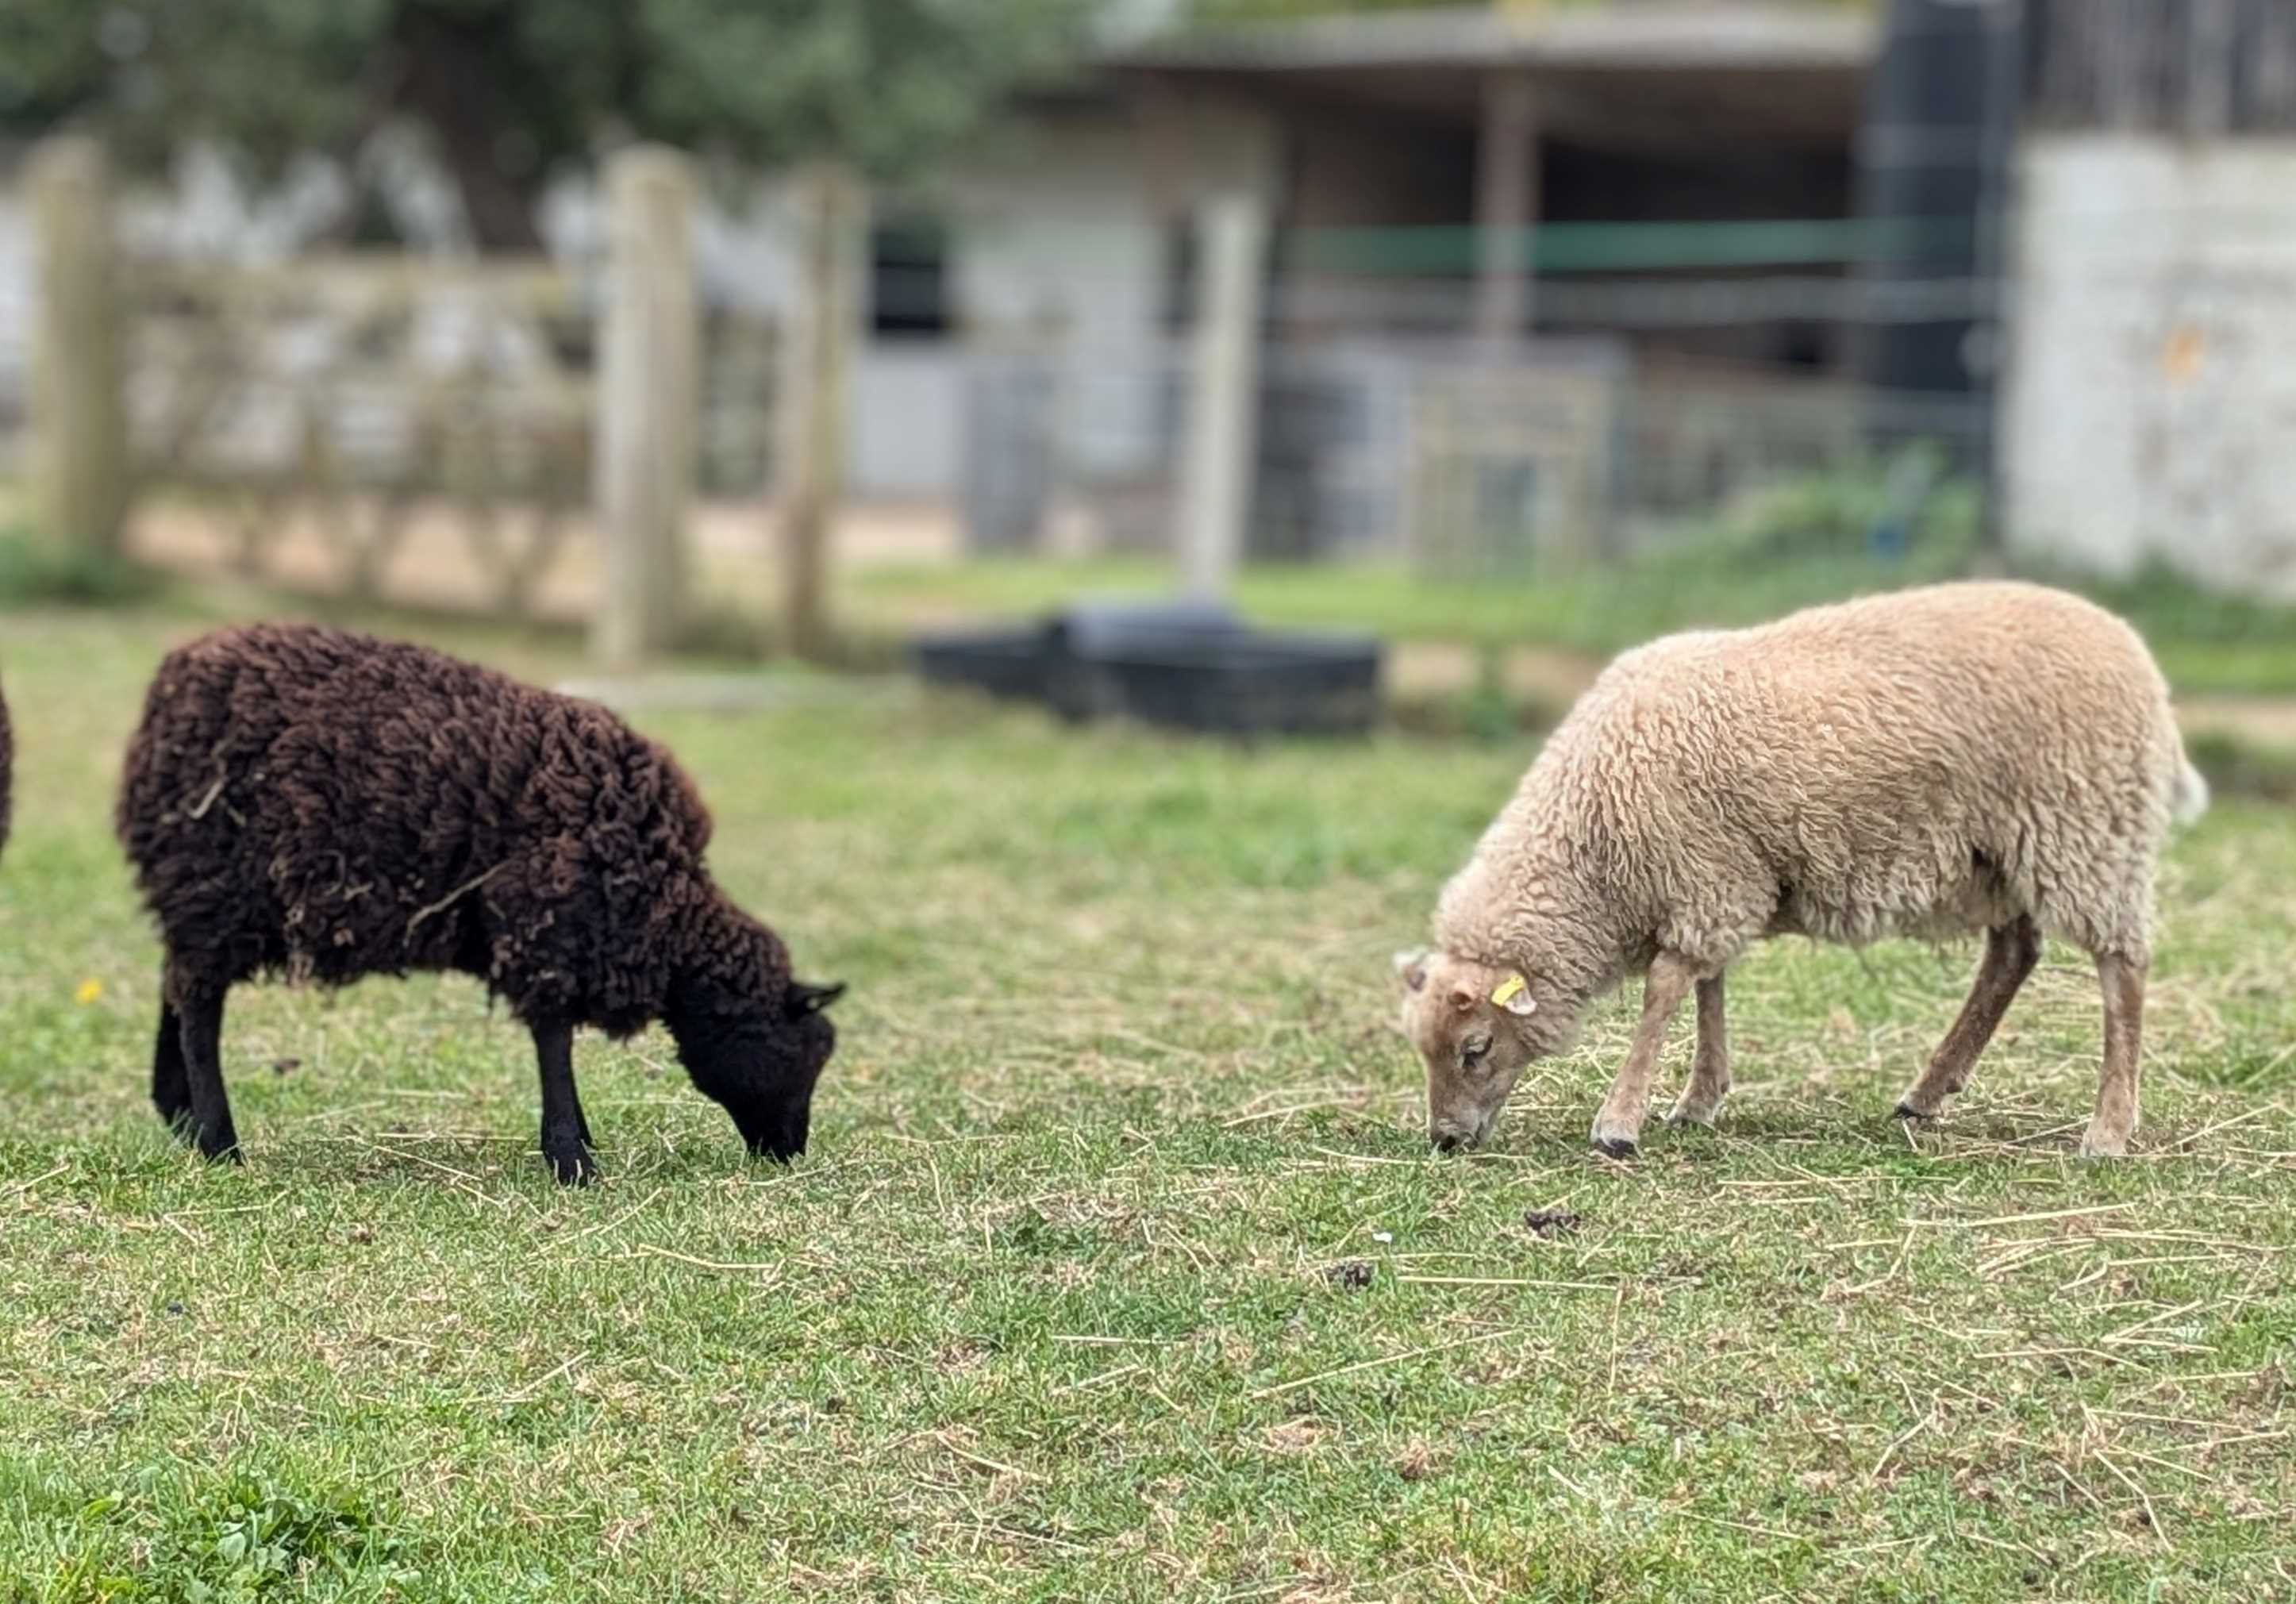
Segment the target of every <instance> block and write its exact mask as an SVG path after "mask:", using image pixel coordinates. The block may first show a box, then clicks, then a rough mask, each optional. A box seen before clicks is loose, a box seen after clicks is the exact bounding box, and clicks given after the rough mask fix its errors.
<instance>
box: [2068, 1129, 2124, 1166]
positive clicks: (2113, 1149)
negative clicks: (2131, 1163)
mask: <svg viewBox="0 0 2296 1604" xmlns="http://www.w3.org/2000/svg"><path fill="white" fill-rule="evenodd" d="M2080 1156H2081V1157H2082V1158H2128V1134H2127V1133H2125V1132H2124V1133H2118V1134H2116V1133H2113V1132H2111V1131H2100V1130H2097V1129H2096V1128H2095V1126H2091V1127H2090V1128H2089V1133H2088V1134H2087V1135H2086V1136H2084V1137H2082V1138H2081V1144H2080Z"/></svg>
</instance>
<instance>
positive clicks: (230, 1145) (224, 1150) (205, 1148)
mask: <svg viewBox="0 0 2296 1604" xmlns="http://www.w3.org/2000/svg"><path fill="white" fill-rule="evenodd" d="M200 1157H201V1158H204V1159H206V1160H207V1161H208V1162H209V1164H245V1163H246V1162H247V1156H246V1155H245V1154H243V1153H242V1152H241V1151H240V1150H239V1143H238V1142H217V1143H213V1144H210V1143H209V1142H204V1141H203V1142H201V1143H200Z"/></svg>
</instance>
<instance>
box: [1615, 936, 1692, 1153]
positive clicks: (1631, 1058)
mask: <svg viewBox="0 0 2296 1604" xmlns="http://www.w3.org/2000/svg"><path fill="white" fill-rule="evenodd" d="M1697 983H1698V969H1697V966H1696V965H1695V964H1693V963H1692V962H1690V960H1689V959H1687V958H1685V957H1684V956H1683V955H1682V954H1681V953H1660V954H1659V955H1658V961H1657V962H1654V963H1652V965H1651V969H1650V977H1649V978H1648V979H1646V980H1644V982H1643V1017H1642V1022H1641V1023H1640V1024H1638V1025H1636V1027H1635V1041H1634V1045H1633V1046H1631V1047H1629V1048H1628V1050H1627V1061H1626V1062H1625V1063H1624V1064H1621V1065H1620V1067H1619V1077H1618V1079H1616V1080H1614V1081H1612V1082H1611V1093H1610V1095H1609V1096H1608V1097H1605V1098H1604V1099H1603V1107H1602V1109H1600V1110H1599V1111H1598V1112H1597V1113H1596V1114H1595V1132H1594V1142H1595V1146H1596V1147H1598V1148H1600V1149H1602V1150H1603V1151H1604V1152H1606V1153H1608V1154H1610V1156H1611V1158H1628V1157H1631V1156H1632V1155H1633V1153H1634V1151H1635V1150H1636V1147H1637V1146H1638V1145H1639V1144H1640V1143H1641V1142H1642V1134H1643V1117H1644V1115H1645V1114H1647V1113H1648V1112H1649V1111H1650V1096H1651V1079H1652V1076H1654V1075H1655V1074H1656V1073H1657V1071H1658V1055H1659V1053H1660V1052H1661V1051H1662V1050H1663V1049H1664V1048H1665V1046H1666V1030H1667V1027H1668V1026H1669V1024H1671V1023H1672V1022H1673V1019H1674V1016H1675V1013H1676V1011H1677V1010H1679V1009H1680V1008H1681V1007H1682V1000H1683V999H1684V998H1685V997H1686V996H1688V995H1689V994H1690V989H1691V987H1692V986H1695V985H1696V984H1697Z"/></svg>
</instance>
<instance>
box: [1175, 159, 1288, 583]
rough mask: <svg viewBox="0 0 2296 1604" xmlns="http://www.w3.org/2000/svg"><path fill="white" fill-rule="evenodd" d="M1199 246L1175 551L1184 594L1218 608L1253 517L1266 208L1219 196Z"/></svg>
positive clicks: (1251, 198)
mask: <svg viewBox="0 0 2296 1604" xmlns="http://www.w3.org/2000/svg"><path fill="white" fill-rule="evenodd" d="M1196 239H1197V248H1196V264H1197V271H1196V283H1197V297H1196V333H1195V340H1194V342H1193V348H1192V359H1191V371H1190V373H1189V385H1188V413H1187V422H1186V430H1187V434H1186V438H1185V442H1184V446H1183V448H1184V450H1185V456H1184V457H1183V458H1182V460H1181V465H1180V496H1179V517H1180V527H1179V529H1178V532H1177V534H1178V538H1177V542H1176V544H1177V546H1178V548H1179V553H1180V577H1181V584H1182V587H1183V588H1184V589H1185V591H1186V593H1188V595H1190V596H1191V597H1193V598H1195V599H1197V600H1200V601H1220V600H1224V599H1225V598H1226V596H1227V594H1228V592H1229V589H1230V586H1231V585H1232V584H1233V582H1234V577H1235V569H1236V565H1237V564H1238V562H1239V561H1241V560H1242V554H1243V544H1244V527H1245V524H1246V522H1247V520H1250V518H1251V493H1252V481H1253V479H1254V478H1255V474H1254V469H1255V468H1256V467H1257V465H1258V463H1259V331H1260V318H1261V313H1262V305H1263V300H1264V291H1265V289H1266V285H1265V282H1264V279H1265V274H1266V270H1267V202H1266V201H1263V200H1262V199H1261V198H1260V197H1259V195H1257V194H1254V193H1252V192H1249V191H1243V190H1238V191H1232V192H1228V193H1226V194H1222V195H1218V196H1215V197H1213V198H1212V199H1211V200H1210V201H1206V202H1205V203H1204V204H1203V207H1202V209H1201V212H1200V214H1199V217H1198V221H1197V225H1196Z"/></svg>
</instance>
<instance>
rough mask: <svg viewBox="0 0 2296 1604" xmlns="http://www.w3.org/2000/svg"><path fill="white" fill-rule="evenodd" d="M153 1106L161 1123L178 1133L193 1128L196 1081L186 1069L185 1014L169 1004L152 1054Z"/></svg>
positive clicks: (162, 1012)
mask: <svg viewBox="0 0 2296 1604" xmlns="http://www.w3.org/2000/svg"><path fill="white" fill-rule="evenodd" d="M152 1107H153V1108H155V1109H159V1110H160V1124H162V1125H166V1126H167V1127H168V1129H169V1130H171V1131H173V1132H175V1133H176V1134H178V1135H182V1134H184V1133H185V1132H186V1131H187V1130H188V1128H189V1126H190V1123H191V1117H192V1083H191V1079H190V1077H189V1076H187V1075H186V1074H185V1073H184V1020H183V1016H182V1015H180V1014H178V1013H176V1011H175V1010H174V1009H173V1008H172V1007H170V1006H169V1005H168V1004H167V1003H165V1002H162V1003H160V1042H159V1045H158V1046H157V1047H156V1048H155V1049H154V1050H153V1052H152Z"/></svg>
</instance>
